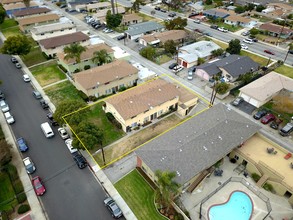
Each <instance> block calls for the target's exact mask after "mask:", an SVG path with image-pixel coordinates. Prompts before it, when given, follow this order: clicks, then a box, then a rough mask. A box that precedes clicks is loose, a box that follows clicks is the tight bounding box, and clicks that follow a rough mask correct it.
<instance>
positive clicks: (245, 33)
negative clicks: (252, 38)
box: [241, 31, 249, 36]
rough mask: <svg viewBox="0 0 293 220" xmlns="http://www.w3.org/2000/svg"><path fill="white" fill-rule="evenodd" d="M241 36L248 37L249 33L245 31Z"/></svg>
mask: <svg viewBox="0 0 293 220" xmlns="http://www.w3.org/2000/svg"><path fill="white" fill-rule="evenodd" d="M241 35H242V36H248V35H249V31H243V32H242V33H241Z"/></svg>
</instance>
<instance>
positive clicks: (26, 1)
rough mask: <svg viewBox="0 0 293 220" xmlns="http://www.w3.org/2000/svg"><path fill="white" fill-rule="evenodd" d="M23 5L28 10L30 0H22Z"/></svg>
mask: <svg viewBox="0 0 293 220" xmlns="http://www.w3.org/2000/svg"><path fill="white" fill-rule="evenodd" d="M23 3H24V5H25V7H27V8H29V7H30V0H23Z"/></svg>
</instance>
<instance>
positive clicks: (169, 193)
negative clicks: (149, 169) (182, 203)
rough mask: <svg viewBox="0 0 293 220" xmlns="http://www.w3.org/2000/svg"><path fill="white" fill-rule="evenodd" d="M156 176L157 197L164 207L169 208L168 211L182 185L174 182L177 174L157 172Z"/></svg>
mask: <svg viewBox="0 0 293 220" xmlns="http://www.w3.org/2000/svg"><path fill="white" fill-rule="evenodd" d="M155 175H156V177H157V180H158V181H157V183H158V191H157V195H158V196H159V198H160V202H161V203H162V205H163V206H164V207H167V211H168V210H169V208H170V206H171V203H172V201H173V200H174V197H175V196H176V194H177V193H178V189H179V187H180V185H179V184H178V183H177V182H176V181H175V180H174V178H175V177H176V172H170V171H161V170H157V171H156V172H155Z"/></svg>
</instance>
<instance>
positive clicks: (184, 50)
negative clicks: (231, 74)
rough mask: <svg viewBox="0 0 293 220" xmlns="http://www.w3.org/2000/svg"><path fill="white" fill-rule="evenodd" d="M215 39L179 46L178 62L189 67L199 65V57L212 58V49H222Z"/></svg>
mask: <svg viewBox="0 0 293 220" xmlns="http://www.w3.org/2000/svg"><path fill="white" fill-rule="evenodd" d="M220 48H221V47H220V46H218V45H217V44H216V43H214V42H213V41H198V42H195V43H193V44H189V45H186V46H183V47H180V48H179V53H178V64H180V65H182V66H184V67H186V68H189V67H191V66H194V65H197V61H198V58H203V59H205V60H208V59H210V57H211V55H212V51H214V50H217V49H220Z"/></svg>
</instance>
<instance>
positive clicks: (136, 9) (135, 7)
mask: <svg viewBox="0 0 293 220" xmlns="http://www.w3.org/2000/svg"><path fill="white" fill-rule="evenodd" d="M141 5H145V2H144V0H135V2H133V4H132V7H131V8H132V10H133V11H134V12H135V13H138V12H139V9H140V6H141Z"/></svg>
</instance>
